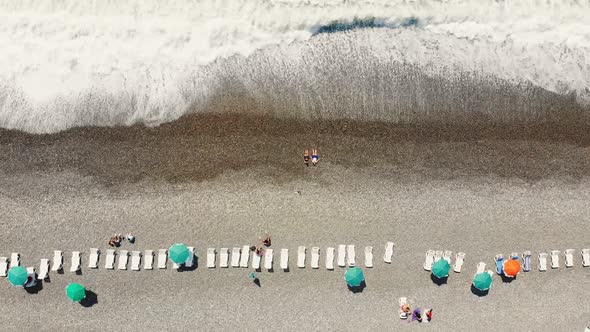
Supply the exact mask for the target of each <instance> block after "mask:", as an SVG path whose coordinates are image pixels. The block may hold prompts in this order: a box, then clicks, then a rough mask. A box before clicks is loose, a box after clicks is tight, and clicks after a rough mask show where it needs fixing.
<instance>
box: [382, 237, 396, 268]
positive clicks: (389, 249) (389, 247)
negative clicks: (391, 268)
mask: <svg viewBox="0 0 590 332" xmlns="http://www.w3.org/2000/svg"><path fill="white" fill-rule="evenodd" d="M394 246H395V244H394V243H393V242H387V244H385V253H384V254H383V261H385V263H390V264H391V257H392V256H393V247H394Z"/></svg>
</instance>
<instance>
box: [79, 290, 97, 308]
mask: <svg viewBox="0 0 590 332" xmlns="http://www.w3.org/2000/svg"><path fill="white" fill-rule="evenodd" d="M97 303H98V295H96V293H95V292H93V291H91V290H88V289H87V290H86V297H85V298H84V299H83V300H82V301H80V305H81V306H83V307H85V308H90V307H92V306H93V305H95V304H97Z"/></svg>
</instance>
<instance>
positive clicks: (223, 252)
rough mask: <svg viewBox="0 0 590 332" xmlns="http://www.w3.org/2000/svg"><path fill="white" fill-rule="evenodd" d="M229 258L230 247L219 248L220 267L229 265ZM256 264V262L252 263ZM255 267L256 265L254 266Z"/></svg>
mask: <svg viewBox="0 0 590 332" xmlns="http://www.w3.org/2000/svg"><path fill="white" fill-rule="evenodd" d="M228 260H229V249H228V248H221V249H219V267H228V266H229V265H228V264H227V262H228ZM252 265H254V263H252ZM252 267H254V266H252Z"/></svg>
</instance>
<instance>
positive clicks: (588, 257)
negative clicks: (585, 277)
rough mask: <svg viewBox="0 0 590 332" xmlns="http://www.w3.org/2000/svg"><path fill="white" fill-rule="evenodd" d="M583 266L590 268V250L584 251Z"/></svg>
mask: <svg viewBox="0 0 590 332" xmlns="http://www.w3.org/2000/svg"><path fill="white" fill-rule="evenodd" d="M582 266H583V267H588V266H590V249H582Z"/></svg>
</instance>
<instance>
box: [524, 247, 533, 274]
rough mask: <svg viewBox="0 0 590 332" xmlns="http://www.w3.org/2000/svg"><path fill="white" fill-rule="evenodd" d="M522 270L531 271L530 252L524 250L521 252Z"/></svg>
mask: <svg viewBox="0 0 590 332" xmlns="http://www.w3.org/2000/svg"><path fill="white" fill-rule="evenodd" d="M522 270H523V271H524V272H530V271H531V252H530V251H525V252H523V253H522Z"/></svg>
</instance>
